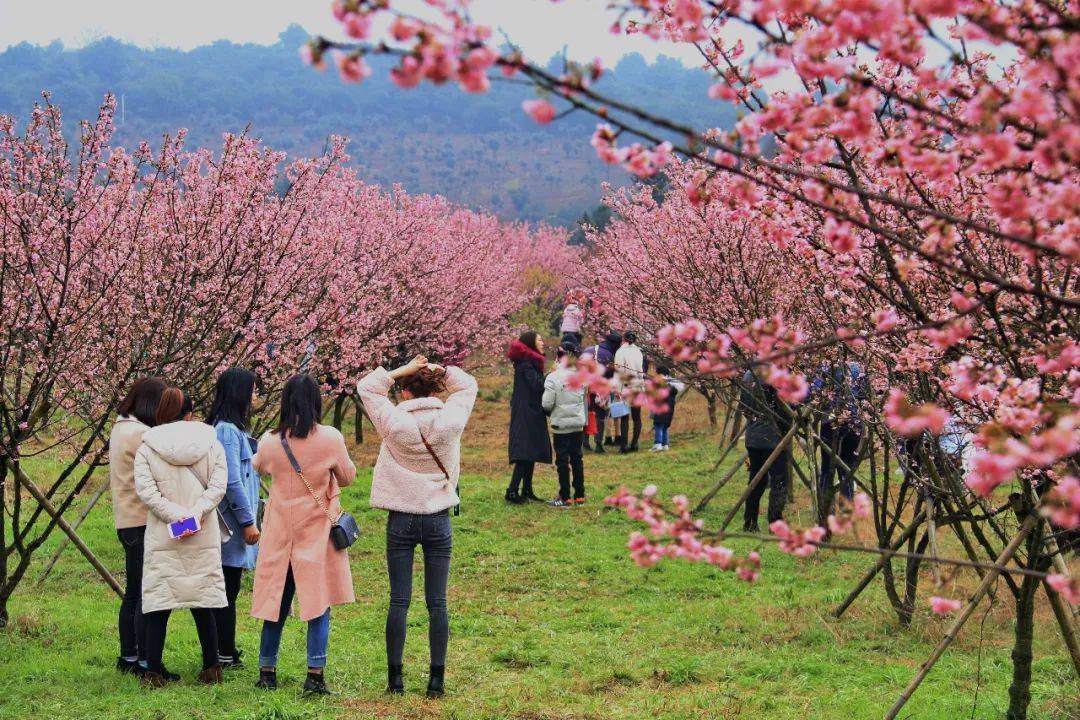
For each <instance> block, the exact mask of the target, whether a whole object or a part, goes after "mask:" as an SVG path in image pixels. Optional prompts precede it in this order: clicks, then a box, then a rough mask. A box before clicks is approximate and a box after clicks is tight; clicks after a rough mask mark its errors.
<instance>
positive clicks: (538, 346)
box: [506, 330, 551, 504]
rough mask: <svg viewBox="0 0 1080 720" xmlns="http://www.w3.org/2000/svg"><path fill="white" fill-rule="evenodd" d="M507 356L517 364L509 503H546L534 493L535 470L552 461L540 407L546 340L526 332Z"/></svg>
mask: <svg viewBox="0 0 1080 720" xmlns="http://www.w3.org/2000/svg"><path fill="white" fill-rule="evenodd" d="M507 357H508V358H509V359H510V361H511V362H512V363H514V394H513V395H511V396H510V443H509V450H510V464H511V465H513V466H514V472H513V474H512V475H511V477H510V487H508V488H507V489H506V500H507V502H511V503H514V504H521V503H524V502H526V501H528V500H536V501H537V502H543V500H541V499H540V498H538V497H537V496H536V494H535V493H534V492H533V468H534V467H535V466H536V463H538V462H542V463H550V462H551V439H550V438H549V437H548V429H547V416H546V415H545V414H544V408H543V407H542V406H541V404H540V400H541V398H542V397H543V395H544V339H543V338H541V337H540V336H539V335H537V334H536V333H535V332H533V331H532V330H530V331H528V332H524V333H522V334H521V337H519V338H518V339H517V340H514V341H513V342H512V343H510V350H509V352H508V353H507ZM519 488H520V492H518V490H519Z"/></svg>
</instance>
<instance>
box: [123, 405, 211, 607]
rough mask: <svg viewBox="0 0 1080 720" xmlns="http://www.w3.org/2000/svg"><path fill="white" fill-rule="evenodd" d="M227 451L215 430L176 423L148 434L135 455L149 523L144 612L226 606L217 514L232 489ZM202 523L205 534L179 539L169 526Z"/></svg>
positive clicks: (138, 485)
mask: <svg viewBox="0 0 1080 720" xmlns="http://www.w3.org/2000/svg"><path fill="white" fill-rule="evenodd" d="M228 479H229V475H228V470H227V469H226V466H225V450H224V449H223V448H222V447H221V443H219V442H218V440H217V436H216V434H215V433H214V428H212V427H210V426H209V425H205V424H203V423H200V422H186V421H181V422H174V423H169V424H167V425H159V426H158V427H155V428H151V429H150V430H147V431H146V433H145V434H144V435H143V441H142V445H141V446H140V447H139V450H138V451H137V452H136V453H135V492H137V493H138V494H139V498H140V499H141V500H142V501H143V502H144V503H146V507H147V508H149V510H150V512H149V513H147V518H146V539H145V544H144V555H143V583H142V595H143V601H142V610H143V612H144V613H148V612H155V611H158V610H173V609H176V608H215V607H225V606H226V605H227V604H228V602H227V601H226V598H225V578H224V575H223V574H222V572H221V531H220V530H219V528H218V520H217V516H216V514H215V513H216V509H217V506H218V503H219V502H221V498H222V497H223V496H224V495H225V486H226V485H227V484H228ZM192 516H194V517H198V518H199V522H200V524H201V527H202V529H201V530H199V532H197V533H195V534H194V535H191V536H189V537H186V538H183V539H182V540H174V539H173V538H171V537H170V536H169V523H172V522H176V521H177V520H183V519H184V518H187V517H192Z"/></svg>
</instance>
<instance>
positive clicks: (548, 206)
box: [0, 25, 735, 224]
mask: <svg viewBox="0 0 1080 720" xmlns="http://www.w3.org/2000/svg"><path fill="white" fill-rule="evenodd" d="M307 37H308V34H307V32H305V31H304V30H303V29H302V28H300V27H298V26H295V25H294V26H290V27H289V28H288V29H286V30H285V31H284V32H282V33H281V35H280V36H279V40H278V42H277V43H276V44H274V45H269V46H267V45H252V44H248V45H237V44H234V43H231V42H225V41H221V42H216V43H214V44H212V45H207V46H204V47H199V48H196V49H194V50H191V51H186V52H185V51H180V50H172V49H154V50H146V49H142V48H138V47H135V46H133V45H128V44H125V43H122V42H119V41H117V40H113V39H105V40H100V41H98V42H95V43H93V44H91V45H88V46H86V47H84V48H81V49H78V50H65V49H64V48H63V46H62V45H60V44H59V43H54V44H53V45H50V46H48V47H40V46H35V45H30V44H25V43H24V44H21V45H16V46H12V47H10V48H8V49H7V50H6V51H4V52H2V53H0V113H5V114H13V115H15V116H16V117H17V118H19V119H20V122H21V121H22V120H23V119H24V118H25V117H26V116H27V113H28V111H29V109H30V106H31V104H32V103H33V102H34V101H35V100H37V99H38V98H39V97H40V92H41V91H42V90H49V91H51V92H52V93H53V98H54V101H55V102H56V103H58V104H59V105H60V107H61V108H62V110H63V111H64V113H65V117H66V118H67V119H68V121H69V129H74V128H75V127H76V126H75V123H74V121H75V120H77V119H82V118H89V117H93V116H94V115H95V114H96V111H97V107H98V106H99V105H100V103H101V100H102V97H103V96H104V95H105V93H106V92H113V93H115V94H116V95H117V96H118V97H119V96H123V98H124V117H123V124H122V125H120V124H119V119H118V125H119V127H118V130H117V141H118V142H119V143H120V144H124V145H133V144H134V143H135V142H136V141H138V140H143V139H149V140H151V141H154V140H155V139H157V138H160V137H161V135H162V134H163V133H165V132H174V131H175V130H176V129H177V128H179V127H186V128H188V130H189V142H190V143H191V144H192V145H208V146H210V147H216V146H218V145H219V144H220V139H221V135H222V133H224V132H238V131H241V130H243V129H244V128H245V127H246V126H248V125H249V124H250V126H251V132H252V133H253V134H255V135H257V136H259V137H261V138H262V140H263V141H264V142H266V143H267V144H268V145H270V146H272V147H274V148H275V149H279V150H285V151H287V152H289V153H292V154H309V153H313V152H318V151H319V150H320V149H321V148H322V146H323V143H324V141H325V139H326V137H327V136H329V135H331V134H341V135H346V136H348V137H349V138H351V140H352V144H351V146H350V148H351V154H352V156H353V158H354V162H355V164H356V165H357V166H358V167H360V168H361V171H362V173H363V175H364V177H365V178H367V179H368V180H370V181H372V182H378V183H383V184H389V183H394V182H400V183H402V184H403V185H404V186H405V187H406V188H407V189H408V190H410V191H412V192H430V193H440V194H442V195H445V196H447V197H449V198H450V199H452V200H454V201H456V202H460V203H465V204H468V205H471V206H474V207H478V208H485V209H488V210H492V211H494V212H497V213H498V214H499V215H500V216H502V217H504V218H515V219H526V220H547V221H549V222H556V223H561V224H568V223H571V222H572V221H573V220H574V219H576V218H577V217H579V216H580V215H581V213H582V212H583V211H584V210H587V209H590V208H592V207H594V206H595V205H596V204H597V202H598V200H599V199H600V195H601V191H600V183H601V182H602V181H605V180H607V181H609V182H613V183H615V184H622V183H626V182H628V179H627V175H626V174H625V173H624V172H622V171H621V170H619V169H614V168H610V167H607V166H605V165H603V164H602V163H600V162H599V161H598V160H596V159H595V156H594V155H593V154H592V152H591V150H590V149H589V147H588V140H589V136H590V135H591V133H592V130H593V128H594V127H595V121H594V120H590V119H589V118H588V117H585V116H577V115H570V116H569V117H567V118H565V119H564V120H561V121H559V122H557V123H554V124H552V125H550V126H547V127H537V126H536V125H535V124H534V123H533V122H532V121H531V120H530V119H529V118H528V117H526V116H525V114H524V113H523V112H522V111H521V108H520V104H521V100H523V99H525V98H527V97H531V96H532V91H531V90H530V89H528V88H524V87H521V86H518V85H512V84H507V83H495V86H494V88H493V89H492V91H491V92H489V93H487V94H484V95H467V94H465V93H463V92H462V91H460V90H459V89H458V88H456V87H443V88H435V87H430V86H424V87H422V88H418V89H415V90H411V91H403V90H401V89H399V88H397V87H396V86H394V85H393V84H392V83H391V82H390V81H389V79H388V78H387V77H386V73H385V68H386V65H385V62H380V61H378V60H377V61H376V62H374V63H373V64H374V65H376V72H375V73H374V75H373V76H372V77H371V78H369V79H368V80H367V81H365V82H364V83H362V84H360V85H350V84H345V83H342V82H341V81H340V80H339V79H338V78H337V76H336V74H335V73H334V71H333V70H332V69H330V70H328V71H327V72H326V73H325V74H320V73H318V72H316V71H314V70H312V69H311V68H308V67H306V66H304V65H303V64H302V63H301V62H300V60H299V57H298V55H297V50H298V48H299V47H300V46H301V45H302V44H303V43H304V42H305V41H306V40H307ZM552 64H553V65H555V64H556V63H555V61H554V60H553V61H552ZM709 84H710V81H709V78H708V76H707V75H706V74H705V73H704V72H701V71H698V70H694V69H688V68H686V67H684V66H683V65H682V64H681V63H679V62H678V61H676V60H672V59H670V58H660V59H659V60H658V61H657V62H655V63H654V64H652V65H649V64H647V63H646V62H645V61H644V59H643V58H642V57H641V56H640V55H628V56H626V57H625V58H623V60H622V61H621V62H620V63H619V64H618V65H617V66H616V67H615V68H614V69H613V70H612V71H611V72H610V73H608V75H606V76H605V77H604V79H603V80H602V81H601V85H600V86H599V87H600V88H602V89H603V90H604V91H605V92H607V93H609V94H611V95H614V96H616V97H626V98H640V99H644V100H645V101H649V100H651V101H652V102H654V103H657V104H660V103H662V106H663V107H664V108H665V110H666V111H667V112H668V113H669V114H670V115H672V116H674V117H677V118H679V119H682V120H690V121H693V122H694V123H695V124H696V125H697V126H699V127H701V126H705V127H725V128H728V127H731V125H732V124H733V123H734V121H735V110H734V108H733V107H731V106H730V105H727V104H724V103H721V102H715V101H710V100H708V99H707V96H706V90H707V88H708V86H709Z"/></svg>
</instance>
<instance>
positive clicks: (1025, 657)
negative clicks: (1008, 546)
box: [1005, 532, 1050, 720]
mask: <svg viewBox="0 0 1080 720" xmlns="http://www.w3.org/2000/svg"><path fill="white" fill-rule="evenodd" d="M1042 536H1043V534H1042V533H1041V532H1033V533H1031V535H1030V536H1028V540H1027V552H1028V558H1029V559H1028V567H1030V568H1033V569H1035V570H1039V571H1041V572H1045V571H1046V570H1047V569H1048V568H1049V567H1050V562H1049V559H1048V558H1047V557H1046V556H1045V555H1042V554H1041V553H1040V550H1041V548H1042ZM1041 582H1042V580H1041V579H1040V578H1037V577H1032V576H1031V575H1025V576H1024V580H1023V582H1022V583H1021V584H1020V594H1019V595H1017V596H1016V632H1015V639H1014V641H1013V649H1012V663H1013V675H1012V684H1011V685H1009V711H1008V712H1007V713H1006V714H1005V717H1006V718H1008V720H1027V716H1028V714H1027V711H1028V705H1029V704H1030V703H1031V659H1032V652H1031V647H1032V644H1033V642H1034V640H1035V593H1036V591H1037V590H1038V589H1039V585H1040V584H1041Z"/></svg>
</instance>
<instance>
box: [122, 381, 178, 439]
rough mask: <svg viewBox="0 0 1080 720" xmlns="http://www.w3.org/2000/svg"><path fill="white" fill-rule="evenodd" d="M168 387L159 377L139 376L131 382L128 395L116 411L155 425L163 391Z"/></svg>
mask: <svg viewBox="0 0 1080 720" xmlns="http://www.w3.org/2000/svg"><path fill="white" fill-rule="evenodd" d="M166 387H167V385H166V383H165V381H164V380H162V379H161V378H159V377H144V378H139V379H138V380H136V381H135V382H133V383H132V384H131V388H130V389H129V390H128V391H127V395H125V396H124V399H123V400H121V401H120V404H119V405H117V406H116V412H118V413H119V414H121V415H124V416H126V417H133V418H135V419H136V420H138V421H139V422H141V423H142V424H143V425H149V426H150V427H153V426H154V425H156V424H157V422H156V420H155V416H156V415H157V407H158V403H159V402H161V393H162V392H164V391H165V388H166Z"/></svg>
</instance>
